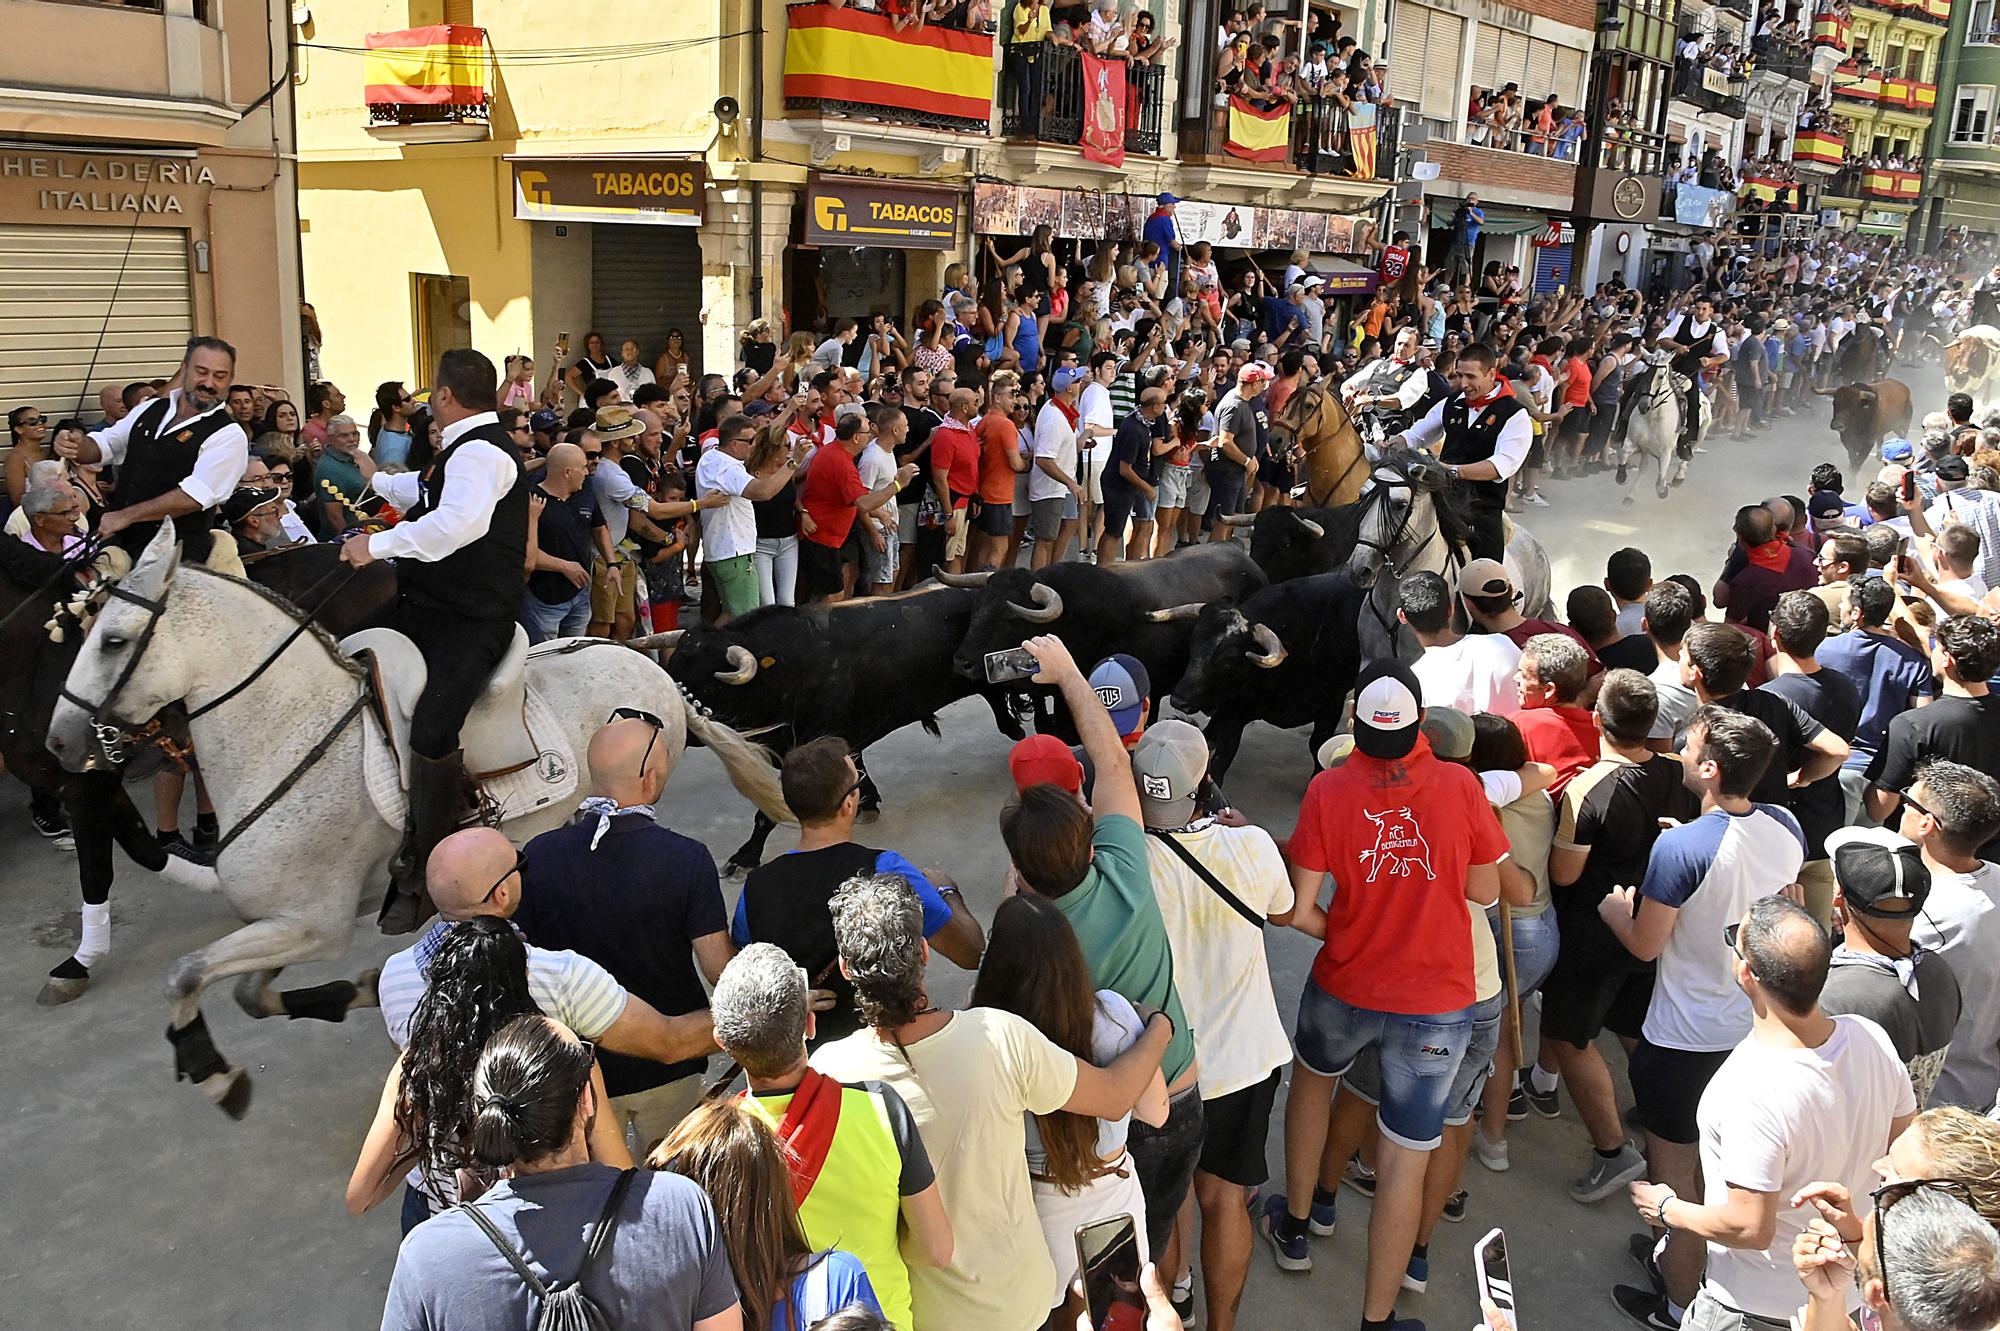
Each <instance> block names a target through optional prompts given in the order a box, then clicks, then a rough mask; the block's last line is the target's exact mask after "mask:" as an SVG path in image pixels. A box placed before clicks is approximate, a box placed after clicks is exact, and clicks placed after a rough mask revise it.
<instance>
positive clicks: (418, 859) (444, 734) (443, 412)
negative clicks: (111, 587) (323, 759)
mask: <svg viewBox="0 0 2000 1331" xmlns="http://www.w3.org/2000/svg"><path fill="white" fill-rule="evenodd" d="M497 392H498V376H497V375H496V374H495V372H494V369H493V362H492V361H489V360H487V359H486V357H484V356H482V355H480V354H479V353H478V352H476V351H468V350H459V351H447V352H445V353H444V355H443V356H441V357H439V358H438V370H437V377H436V379H435V380H434V381H433V386H432V389H431V411H432V413H433V414H434V415H435V416H436V418H437V419H438V420H440V421H442V422H443V423H444V439H443V446H442V448H441V449H440V450H439V452H438V455H437V458H436V460H435V461H434V462H433V463H432V464H431V467H430V470H429V471H428V472H427V473H425V474H424V475H422V476H419V475H418V474H416V473H414V472H402V473H399V474H396V475H393V476H392V475H390V474H388V473H387V472H377V471H374V469H373V467H372V465H369V464H364V466H363V470H364V471H369V472H371V473H372V474H371V475H370V477H369V486H370V488H372V489H373V490H374V491H375V492H376V493H377V494H379V495H381V496H382V497H383V498H385V499H387V500H388V501H389V502H390V503H391V504H393V505H395V506H396V507H397V508H398V509H400V510H402V513H403V521H402V522H401V523H399V524H397V525H396V526H394V527H391V528H389V529H388V530H387V531H381V532H376V533H374V534H373V535H366V534H364V535H359V536H350V537H349V538H348V539H347V541H346V542H345V543H344V544H343V545H342V546H341V550H340V557H341V558H342V559H344V560H346V561H347V562H348V563H350V564H354V565H356V566H357V567H358V566H360V565H362V564H367V563H370V562H372V561H373V560H376V559H389V558H393V559H395V560H396V576H397V588H398V595H397V597H396V599H395V601H393V602H391V603H390V604H389V605H388V606H386V607H384V609H383V610H382V611H381V612H380V613H379V614H377V615H376V617H375V619H374V620H373V623H374V624H375V625H376V626H378V627H386V628H393V629H395V630H397V631H398V632H400V633H402V634H403V635H405V636H406V637H408V638H409V639H410V641H412V642H413V643H415V644H416V646H417V650H418V651H420V652H422V653H423V656H424V664H425V665H426V666H427V667H428V668H429V671H430V675H429V678H428V680H427V681H426V682H425V684H424V691H423V693H422V694H421V695H419V696H418V698H417V705H416V710H415V712H414V714H413V715H412V716H411V718H410V759H411V761H410V772H409V789H410V813H409V822H408V832H407V836H406V838H405V841H404V846H403V853H402V854H401V855H400V856H398V858H397V862H396V865H395V869H394V876H395V883H394V886H393V887H392V888H391V889H390V892H389V895H388V897H387V898H386V899H384V901H383V903H382V928H383V930H384V932H387V933H407V932H409V931H410V930H412V929H414V928H416V927H417V926H418V925H419V924H421V923H422V922H423V919H424V917H426V916H427V915H428V914H429V913H430V899H429V896H428V895H427V894H426V893H425V891H424V867H425V864H426V862H427V861H428V860H429V859H430V853H431V850H432V849H433V848H434V847H435V846H436V845H437V843H438V842H439V841H441V840H443V839H444V838H445V837H447V836H449V835H451V833H453V832H454V831H456V830H458V825H459V822H460V820H461V818H462V816H463V813H464V791H465V764H464V760H463V755H462V754H461V753H460V751H459V747H458V731H459V727H460V726H462V725H464V723H465V718H466V716H467V714H468V713H470V712H471V710H472V704H473V703H474V702H475V701H476V700H477V699H478V697H479V692H480V690H481V689H483V688H485V687H486V682H487V680H488V679H490V678H491V677H492V674H493V668H494V667H495V666H496V665H498V664H499V662H500V658H501V657H503V656H505V655H506V653H507V649H508V647H509V646H511V645H512V644H513V641H514V617H515V615H516V614H517V613H519V610H520V606H521V589H522V587H523V586H524V584H525V582H526V572H525V564H526V561H527V555H528V489H529V487H528V484H527V481H526V479H525V473H524V472H523V471H522V469H521V455H520V452H519V450H518V449H516V448H515V446H514V443H513V441H512V440H511V439H510V438H509V437H508V435H507V432H506V431H505V430H503V429H501V428H500V421H499V418H498V416H497V415H496V414H495V408H496V406H497V401H496V396H497Z"/></svg>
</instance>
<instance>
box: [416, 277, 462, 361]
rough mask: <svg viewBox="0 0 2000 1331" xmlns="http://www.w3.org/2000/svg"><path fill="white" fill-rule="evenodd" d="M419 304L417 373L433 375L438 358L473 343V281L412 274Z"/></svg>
mask: <svg viewBox="0 0 2000 1331" xmlns="http://www.w3.org/2000/svg"><path fill="white" fill-rule="evenodd" d="M411 284H412V285H413V287H414V288H415V295H416V305H417V327H416V334H417V336H416V343H417V345H416V352H417V366H418V376H419V377H420V378H421V377H424V376H427V375H428V374H430V372H431V369H432V368H433V367H435V366H436V365H437V362H438V357H439V356H440V355H442V354H443V353H444V352H447V351H450V350H452V349H454V348H457V347H469V346H471V345H472V284H471V283H470V282H468V281H466V279H464V278H462V277H447V276H438V275H434V274H430V273H413V274H411Z"/></svg>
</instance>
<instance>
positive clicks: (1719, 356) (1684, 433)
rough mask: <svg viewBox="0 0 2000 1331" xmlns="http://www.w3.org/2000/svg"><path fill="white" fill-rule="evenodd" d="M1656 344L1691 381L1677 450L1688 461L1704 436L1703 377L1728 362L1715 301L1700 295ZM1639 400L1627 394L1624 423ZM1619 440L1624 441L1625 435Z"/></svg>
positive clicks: (1622, 405) (1632, 393) (1621, 415)
mask: <svg viewBox="0 0 2000 1331" xmlns="http://www.w3.org/2000/svg"><path fill="white" fill-rule="evenodd" d="M1656 345H1658V346H1662V347H1665V348H1666V349H1667V350H1669V351H1671V352H1673V353H1674V358H1673V361H1672V362H1671V365H1672V369H1673V372H1674V373H1675V374H1678V375H1681V376H1682V377H1684V378H1685V379H1686V380H1687V381H1688V389H1687V400H1686V401H1685V402H1683V403H1682V404H1681V437H1680V440H1679V441H1678V443H1677V444H1676V445H1675V448H1674V451H1675V452H1676V453H1677V454H1679V456H1680V457H1681V459H1682V460H1683V461H1685V460H1686V459H1688V458H1690V457H1692V456H1693V455H1694V443H1695V439H1696V437H1697V436H1698V435H1700V433H1701V381H1702V376H1703V375H1705V374H1713V373H1715V371H1716V370H1717V369H1719V368H1720V367H1721V366H1724V365H1727V364H1728V363H1729V335H1728V334H1727V333H1725V332H1723V331H1722V321H1721V320H1720V319H1718V318H1716V317H1715V302H1714V301H1712V300H1710V299H1709V298H1708V297H1707V296H1697V297H1695V302H1694V308H1693V309H1691V310H1682V311H1681V312H1680V313H1679V314H1677V315H1675V316H1674V319H1673V322H1671V323H1669V324H1668V325H1667V326H1666V328H1665V329H1663V330H1662V331H1661V333H1660V336H1659V338H1658V339H1657V342H1656ZM1654 373H1656V374H1657V373H1658V371H1657V370H1656V371H1654ZM1634 387H1635V388H1637V387H1640V385H1636V384H1635V385H1634ZM1637 401H1638V393H1637V392H1635V391H1628V392H1627V393H1626V397H1625V401H1624V402H1623V403H1620V404H1619V406H1620V412H1619V420H1620V423H1621V424H1622V423H1623V422H1624V421H1625V420H1626V419H1627V418H1629V417H1630V415H1631V405H1630V404H1633V403H1636V402H1637ZM1619 437H1620V439H1621V440H1622V439H1623V437H1624V436H1623V435H1622V434H1621V435H1620V436H1619Z"/></svg>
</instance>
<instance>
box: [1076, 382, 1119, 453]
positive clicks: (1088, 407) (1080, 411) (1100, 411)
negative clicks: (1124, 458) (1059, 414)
mask: <svg viewBox="0 0 2000 1331" xmlns="http://www.w3.org/2000/svg"><path fill="white" fill-rule="evenodd" d="M1076 411H1077V415H1078V416H1079V417H1080V418H1081V421H1080V423H1081V424H1083V425H1087V426H1088V425H1095V426H1099V427H1101V428H1102V429H1103V430H1104V434H1103V435H1100V436H1098V438H1097V439H1096V440H1095V441H1094V443H1092V444H1091V447H1094V448H1098V449H1102V448H1103V447H1104V446H1105V444H1107V443H1108V442H1110V433H1111V390H1110V389H1109V388H1106V387H1105V386H1104V385H1103V384H1100V383H1098V382H1097V381H1096V380H1095V379H1093V380H1091V381H1090V382H1089V383H1087V384H1085V385H1084V386H1083V395H1082V396H1081V397H1079V398H1078V399H1077V400H1076Z"/></svg>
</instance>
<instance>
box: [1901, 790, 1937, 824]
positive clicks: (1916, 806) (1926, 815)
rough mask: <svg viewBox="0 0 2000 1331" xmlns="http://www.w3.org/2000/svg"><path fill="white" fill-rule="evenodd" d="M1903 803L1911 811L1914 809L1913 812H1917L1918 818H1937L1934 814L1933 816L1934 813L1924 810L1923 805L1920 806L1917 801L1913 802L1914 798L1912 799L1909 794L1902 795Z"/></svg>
mask: <svg viewBox="0 0 2000 1331" xmlns="http://www.w3.org/2000/svg"><path fill="white" fill-rule="evenodd" d="M1903 803H1905V804H1907V805H1909V806H1910V807H1911V808H1912V809H1915V810H1916V811H1917V813H1918V815H1919V816H1921V817H1924V818H1935V817H1937V815H1936V814H1934V813H1932V812H1931V811H1930V810H1929V809H1926V808H1925V807H1924V806H1923V805H1921V804H1919V803H1917V801H1916V800H1915V798H1914V797H1912V796H1911V795H1910V794H1908V793H1907V792H1905V793H1904V795H1903Z"/></svg>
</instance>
